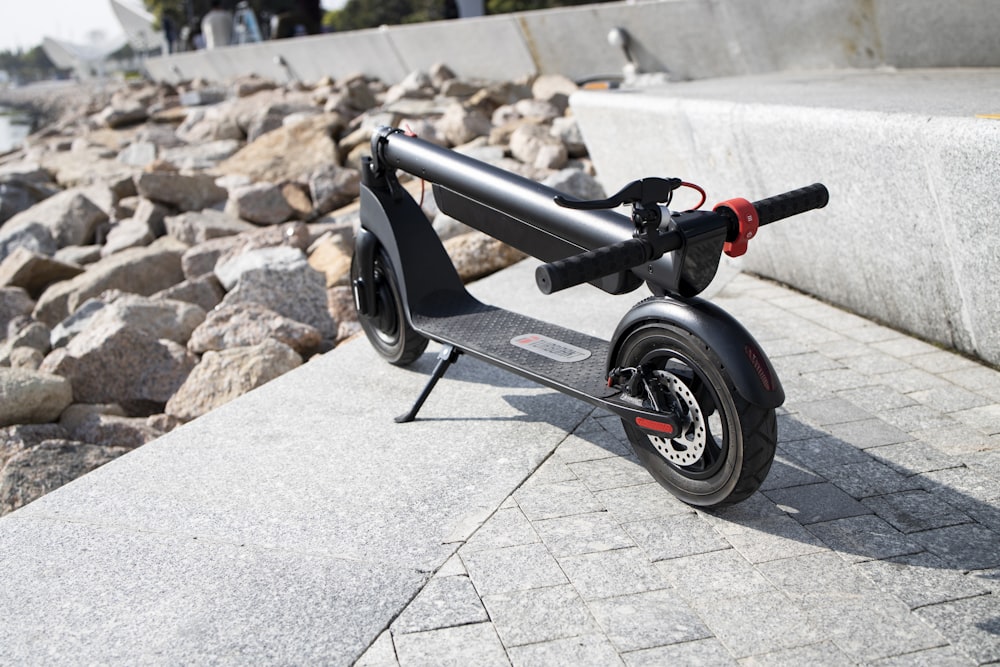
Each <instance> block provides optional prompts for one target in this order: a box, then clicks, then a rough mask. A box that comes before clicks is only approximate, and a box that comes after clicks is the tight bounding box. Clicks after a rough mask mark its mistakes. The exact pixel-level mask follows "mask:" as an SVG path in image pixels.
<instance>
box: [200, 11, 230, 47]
mask: <svg viewBox="0 0 1000 667" xmlns="http://www.w3.org/2000/svg"><path fill="white" fill-rule="evenodd" d="M201 34H202V36H203V37H204V38H205V48H206V49H215V48H218V47H220V46H229V43H230V40H231V39H232V36H233V13H232V12H231V11H229V10H228V9H223V8H222V1H221V0H212V5H211V9H209V10H208V13H207V14H205V18H203V19H202V20H201Z"/></svg>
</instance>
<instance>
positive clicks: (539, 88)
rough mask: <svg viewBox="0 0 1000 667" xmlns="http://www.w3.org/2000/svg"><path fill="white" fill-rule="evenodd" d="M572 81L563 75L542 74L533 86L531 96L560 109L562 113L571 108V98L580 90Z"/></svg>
mask: <svg viewBox="0 0 1000 667" xmlns="http://www.w3.org/2000/svg"><path fill="white" fill-rule="evenodd" d="M579 88H580V87H579V86H577V85H576V83H574V82H573V81H572V80H571V79H569V78H567V77H565V76H563V75H561V74H542V75H541V76H539V77H537V78H536V79H535V81H534V82H533V83H532V84H531V95H532V97H534V98H535V99H536V100H543V101H545V102H549V103H551V104H553V105H554V106H556V107H558V108H559V109H560V114H561V112H564V111H565V110H566V107H568V106H569V96H570V95H572V94H573V93H574V92H576V91H577V90H579Z"/></svg>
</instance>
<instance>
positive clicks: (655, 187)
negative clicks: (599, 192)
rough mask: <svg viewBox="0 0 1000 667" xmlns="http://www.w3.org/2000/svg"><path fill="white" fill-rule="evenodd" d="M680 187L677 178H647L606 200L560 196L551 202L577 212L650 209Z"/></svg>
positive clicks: (667, 200) (664, 200)
mask: <svg viewBox="0 0 1000 667" xmlns="http://www.w3.org/2000/svg"><path fill="white" fill-rule="evenodd" d="M680 186H681V179H679V178H658V177H655V176H653V177H649V178H641V179H639V180H637V181H632V182H631V183H629V184H628V185H626V186H625V187H623V188H622V189H621V190H619V191H618V192H616V193H615V194H613V195H611V196H610V197H608V198H607V199H590V200H580V199H567V198H566V197H563V196H562V195H556V196H555V197H553V201H555V203H556V204H558V205H559V206H562V207H563V208H572V209H575V210H578V211H596V210H599V209H605V208H617V207H619V206H622V205H624V204H632V205H639V206H640V207H650V206H655V205H656V204H665V203H667V202H669V201H670V198H671V197H673V193H674V190H676V189H677V188H679V187H680Z"/></svg>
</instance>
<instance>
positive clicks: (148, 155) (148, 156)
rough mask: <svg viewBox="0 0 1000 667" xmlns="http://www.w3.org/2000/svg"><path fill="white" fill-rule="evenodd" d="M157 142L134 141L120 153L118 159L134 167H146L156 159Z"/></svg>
mask: <svg viewBox="0 0 1000 667" xmlns="http://www.w3.org/2000/svg"><path fill="white" fill-rule="evenodd" d="M156 150H157V149H156V144H154V143H153V142H151V141H133V142H132V143H130V144H129V145H128V146H126V147H125V148H123V149H122V150H121V152H119V153H118V158H117V159H118V161H119V162H121V163H123V164H127V165H131V166H133V167H145V166H146V165H147V164H149V163H150V162H152V161H153V160H155V159H156Z"/></svg>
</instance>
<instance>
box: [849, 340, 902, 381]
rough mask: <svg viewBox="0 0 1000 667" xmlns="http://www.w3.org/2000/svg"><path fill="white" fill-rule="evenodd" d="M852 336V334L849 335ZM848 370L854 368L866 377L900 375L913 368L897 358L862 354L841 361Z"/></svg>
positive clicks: (886, 355) (885, 355)
mask: <svg viewBox="0 0 1000 667" xmlns="http://www.w3.org/2000/svg"><path fill="white" fill-rule="evenodd" d="M848 335H850V334H848ZM841 363H843V364H844V365H845V366H847V367H848V368H853V369H854V370H856V371H857V372H859V373H862V374H864V375H880V374H882V373H898V372H900V371H905V370H907V369H909V368H911V366H910V365H909V364H908V363H906V362H905V361H900V360H899V359H897V358H896V357H893V356H891V355H888V354H877V353H875V354H862V355H858V356H856V357H844V358H843V359H841Z"/></svg>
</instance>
